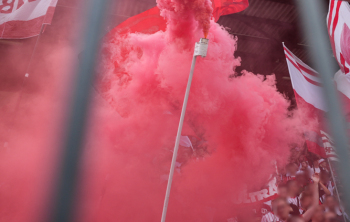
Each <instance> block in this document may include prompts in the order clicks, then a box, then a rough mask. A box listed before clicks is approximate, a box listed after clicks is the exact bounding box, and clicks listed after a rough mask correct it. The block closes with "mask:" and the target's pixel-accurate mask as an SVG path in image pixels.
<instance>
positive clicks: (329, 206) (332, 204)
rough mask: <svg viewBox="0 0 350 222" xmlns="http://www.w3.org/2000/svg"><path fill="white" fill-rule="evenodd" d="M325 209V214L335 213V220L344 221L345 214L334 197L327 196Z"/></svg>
mask: <svg viewBox="0 0 350 222" xmlns="http://www.w3.org/2000/svg"><path fill="white" fill-rule="evenodd" d="M324 207H325V212H327V213H333V214H334V215H335V219H337V220H339V221H343V213H342V211H341V210H340V207H339V204H338V202H337V201H336V199H335V198H334V197H333V196H331V195H327V196H326V197H325V201H324Z"/></svg>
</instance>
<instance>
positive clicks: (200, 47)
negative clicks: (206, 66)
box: [161, 39, 208, 222]
mask: <svg viewBox="0 0 350 222" xmlns="http://www.w3.org/2000/svg"><path fill="white" fill-rule="evenodd" d="M207 49H208V39H201V41H200V43H199V44H198V43H196V47H195V52H194V55H193V59H192V65H191V71H190V76H189V77H188V82H187V88H186V93H185V99H184V102H183V105H182V110H181V117H180V123H179V128H178V129H177V134H176V140H175V147H174V153H173V158H172V161H171V167H170V173H169V179H168V185H167V189H166V194H165V200H164V206H163V212H162V220H161V222H165V218H166V213H167V209H168V203H169V196H170V190H171V183H172V182H173V175H174V170H175V163H176V157H177V151H178V150H179V143H180V138H181V132H182V126H183V123H184V119H185V113H186V107H187V101H188V96H189V94H190V89H191V83H192V77H193V72H194V67H195V65H196V59H197V56H198V55H200V56H202V57H205V56H206V52H207V51H206V50H207Z"/></svg>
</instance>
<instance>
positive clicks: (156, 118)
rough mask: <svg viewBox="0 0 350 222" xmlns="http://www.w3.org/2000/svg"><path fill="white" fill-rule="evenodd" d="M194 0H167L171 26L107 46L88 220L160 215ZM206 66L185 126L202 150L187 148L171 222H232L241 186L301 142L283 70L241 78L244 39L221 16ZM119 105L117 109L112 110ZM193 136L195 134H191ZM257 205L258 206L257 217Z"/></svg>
mask: <svg viewBox="0 0 350 222" xmlns="http://www.w3.org/2000/svg"><path fill="white" fill-rule="evenodd" d="M192 4H193V3H192V2H186V1H180V0H179V1H158V5H159V7H160V8H161V9H163V15H164V16H165V17H166V18H167V19H168V22H167V23H168V26H167V30H166V31H165V32H158V33H155V34H152V35H145V34H129V35H126V36H118V35H115V36H109V38H108V39H107V40H106V43H105V45H104V48H103V59H102V63H101V67H100V76H99V77H100V78H99V80H100V82H99V87H98V88H99V91H100V92H101V94H102V96H103V98H105V99H106V101H108V104H107V103H106V102H103V100H102V99H101V98H99V99H98V100H97V104H99V105H97V106H96V108H95V110H94V113H95V115H94V121H93V122H94V124H93V125H94V127H93V129H92V131H91V132H90V134H89V141H90V145H89V148H88V149H87V150H88V151H87V155H86V159H85V161H86V162H85V165H84V169H85V171H84V178H85V179H84V180H83V182H82V184H85V185H86V186H85V187H84V189H82V190H81V194H80V195H81V202H80V203H81V204H82V205H83V206H82V207H81V209H80V215H79V218H80V220H81V221H115V220H118V221H157V220H160V217H161V211H162V205H163V200H164V195H165V188H166V180H167V175H168V173H169V168H170V161H171V156H172V150H173V146H174V140H175V136H176V129H177V124H178V119H179V116H180V110H181V106H182V102H183V98H184V93H185V88H186V83H187V78H188V75H189V69H190V65H191V61H192V56H193V50H194V48H193V47H194V43H195V42H196V41H198V40H199V39H200V38H201V37H202V30H201V24H200V22H198V20H197V19H196V13H197V12H196V10H193V7H192ZM210 25H211V26H210V27H211V28H210V31H209V35H208V38H209V39H210V42H209V51H208V56H207V57H206V58H204V59H202V58H199V59H198V61H197V64H196V68H195V73H194V78H193V83H192V88H191V93H190V97H189V102H188V108H187V113H186V118H185V124H186V125H187V126H189V127H190V128H192V130H193V132H194V135H193V134H192V135H191V136H193V137H192V139H193V141H194V140H195V141H197V142H196V145H195V147H196V148H197V152H196V153H195V154H193V153H192V152H191V150H190V149H186V148H184V147H182V148H180V154H179V157H178V162H179V165H180V164H181V166H180V167H178V170H177V173H175V177H174V181H173V187H172V191H171V196H170V204H169V209H168V216H167V221H174V222H175V221H212V220H214V221H225V220H226V219H228V218H230V217H233V215H234V214H235V211H237V209H238V207H237V205H235V204H234V202H235V197H236V196H237V194H238V192H239V191H240V190H242V189H243V187H244V186H245V185H246V184H247V185H248V188H250V189H256V190H259V189H260V186H261V185H263V184H264V183H265V182H266V180H267V178H268V177H269V175H270V174H271V173H273V172H274V170H275V169H274V166H273V165H272V164H271V161H272V160H278V161H280V162H282V163H283V162H285V161H286V158H287V156H288V155H287V153H288V150H289V145H290V144H291V143H301V141H302V138H301V136H300V135H301V132H302V129H300V123H301V121H300V119H299V118H296V117H293V113H290V112H289V111H288V107H289V101H287V99H286V98H285V97H284V96H283V95H282V94H280V93H279V92H277V90H276V87H275V77H274V76H273V75H271V76H267V77H266V78H265V77H264V76H261V75H254V74H252V73H249V72H244V73H243V74H242V75H241V76H237V75H235V76H234V77H233V78H229V76H230V75H232V74H233V73H234V70H235V67H236V66H238V65H240V59H237V58H235V57H234V52H235V49H236V44H237V39H235V38H233V37H232V36H231V35H229V34H228V33H227V31H226V30H224V29H223V28H222V27H220V26H219V25H218V24H216V23H214V22H212V23H211V24H210ZM110 107H112V108H113V109H110ZM182 134H183V135H186V134H187V132H183V133H182ZM250 213H251V212H249V214H250Z"/></svg>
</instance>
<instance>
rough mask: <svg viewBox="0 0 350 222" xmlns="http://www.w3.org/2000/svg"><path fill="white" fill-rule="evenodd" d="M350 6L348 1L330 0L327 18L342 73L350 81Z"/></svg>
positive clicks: (329, 32) (335, 55)
mask: <svg viewBox="0 0 350 222" xmlns="http://www.w3.org/2000/svg"><path fill="white" fill-rule="evenodd" d="M349 27H350V5H349V3H348V2H346V1H340V0H330V2H329V11H328V16H327V28H328V34H329V38H330V42H331V46H332V50H333V53H334V57H335V58H336V60H337V62H338V64H339V66H340V68H341V70H342V72H343V73H344V74H345V75H347V78H348V80H349V81H350V75H349V74H350V28H349Z"/></svg>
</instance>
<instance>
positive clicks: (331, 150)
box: [321, 130, 339, 161]
mask: <svg viewBox="0 0 350 222" xmlns="http://www.w3.org/2000/svg"><path fill="white" fill-rule="evenodd" d="M321 135H322V141H323V146H324V150H325V153H326V157H327V158H328V159H329V160H331V161H339V159H338V155H337V153H336V150H335V147H334V142H333V139H332V137H331V136H330V135H329V134H328V133H326V132H324V131H322V130H321Z"/></svg>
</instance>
